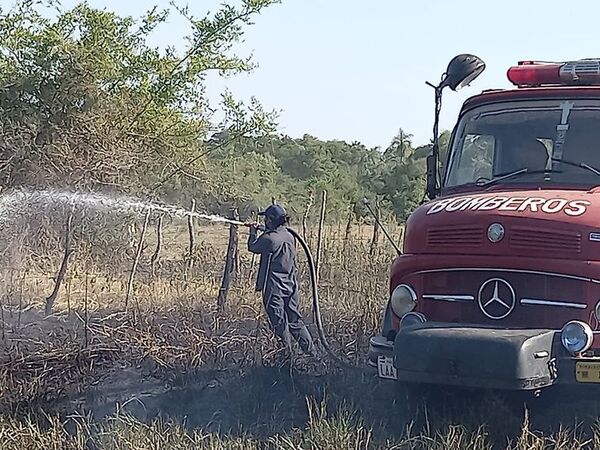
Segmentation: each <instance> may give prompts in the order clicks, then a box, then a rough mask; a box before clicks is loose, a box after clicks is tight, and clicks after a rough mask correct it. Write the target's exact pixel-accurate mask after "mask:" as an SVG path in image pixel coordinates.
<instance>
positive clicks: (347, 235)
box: [344, 204, 354, 247]
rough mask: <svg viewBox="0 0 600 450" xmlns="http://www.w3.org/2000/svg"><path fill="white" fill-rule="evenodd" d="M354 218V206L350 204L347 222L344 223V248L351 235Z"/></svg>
mask: <svg viewBox="0 0 600 450" xmlns="http://www.w3.org/2000/svg"><path fill="white" fill-rule="evenodd" d="M353 218H354V205H353V204H350V211H349V212H348V221H347V222H346V230H345V232H344V247H345V246H346V243H347V242H348V241H349V240H350V237H351V235H352V219H353Z"/></svg>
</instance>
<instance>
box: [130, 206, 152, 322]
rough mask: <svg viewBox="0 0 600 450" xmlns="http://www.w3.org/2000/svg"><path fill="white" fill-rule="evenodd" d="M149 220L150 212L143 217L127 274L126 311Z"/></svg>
mask: <svg viewBox="0 0 600 450" xmlns="http://www.w3.org/2000/svg"><path fill="white" fill-rule="evenodd" d="M149 220H150V210H149V209H148V211H147V212H146V217H144V226H143V227H142V232H141V233H140V240H139V241H138V245H137V250H136V253H135V258H134V260H133V264H132V265H131V273H130V274H129V280H128V281H127V293H126V294H125V310H127V308H128V306H129V299H130V297H131V294H132V293H133V279H134V277H135V272H136V270H137V266H138V264H139V263H140V257H141V256H142V250H143V247H144V238H145V237H146V230H147V229H148V221H149Z"/></svg>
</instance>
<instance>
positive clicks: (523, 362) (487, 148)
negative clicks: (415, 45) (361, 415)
mask: <svg viewBox="0 0 600 450" xmlns="http://www.w3.org/2000/svg"><path fill="white" fill-rule="evenodd" d="M460 57H461V58H462V59H461V58H459V57H457V58H458V62H456V61H455V60H457V58H455V60H453V62H451V64H450V66H448V71H447V73H446V75H445V76H446V78H445V80H443V81H442V83H440V85H439V86H434V87H435V88H436V100H439V99H441V90H442V88H443V87H446V86H450V87H451V88H452V89H454V88H455V87H457V86H458V85H460V83H461V81H462V80H464V79H467V81H468V82H470V81H471V80H472V79H474V78H475V77H476V76H477V75H478V74H479V73H480V72H481V71H482V70H483V68H484V67H485V65H484V64H483V62H481V60H479V59H478V58H476V57H474V56H472V55H460ZM467 63H468V64H467ZM453 64H454V66H453ZM461 64H462V65H461ZM465 64H467V65H465ZM467 66H468V67H467ZM457 67H458V69H457ZM474 72H477V73H474ZM457 73H458V74H459V75H460V76H458V75H457ZM457 76H458V78H459V80H458V81H456V80H450V81H447V79H448V78H449V77H457ZM508 78H509V80H510V81H511V82H512V83H513V84H514V85H516V88H515V89H510V90H493V91H485V92H483V93H481V94H479V95H476V96H474V97H471V98H469V99H468V100H467V101H466V102H465V103H464V105H463V107H462V109H461V111H460V114H459V117H458V121H457V124H456V126H455V128H454V130H453V132H452V137H451V141H450V144H449V147H448V154H447V157H446V158H445V161H442V162H439V161H438V155H437V154H436V153H439V152H436V150H437V149H436V148H435V145H436V144H434V151H433V152H432V155H430V158H429V159H428V194H429V197H430V200H429V201H428V202H427V203H425V204H423V205H421V206H420V207H419V208H418V209H417V210H416V211H414V213H413V214H412V215H411V216H410V218H409V219H408V221H407V223H406V230H405V240H404V244H403V251H402V254H400V255H399V256H398V257H397V258H396V260H395V261H394V263H393V266H392V268H391V274H390V297H389V301H388V304H387V306H386V308H385V312H384V317H383V324H382V329H381V335H379V336H374V337H372V338H371V340H370V348H369V355H368V364H369V365H370V366H371V367H373V368H376V369H377V372H378V376H379V377H381V378H389V379H394V380H401V381H408V382H418V383H432V384H442V385H456V386H464V387H473V388H491V389H507V390H530V391H539V390H540V389H542V388H546V387H549V386H552V385H555V384H587V385H588V386H589V385H591V384H594V383H600V60H581V61H575V62H566V63H538V62H533V61H527V62H521V63H519V64H518V65H517V66H514V67H511V68H510V69H509V70H508ZM463 85H464V82H463ZM438 97H439V99H438ZM438 114H439V102H438V101H436V125H435V126H434V130H435V133H434V134H435V135H436V136H434V137H435V138H436V139H437V118H438Z"/></svg>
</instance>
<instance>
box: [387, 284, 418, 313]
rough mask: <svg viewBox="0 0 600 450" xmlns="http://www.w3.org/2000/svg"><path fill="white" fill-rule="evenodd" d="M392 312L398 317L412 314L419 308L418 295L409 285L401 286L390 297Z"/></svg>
mask: <svg viewBox="0 0 600 450" xmlns="http://www.w3.org/2000/svg"><path fill="white" fill-rule="evenodd" d="M390 305H391V307H392V311H393V312H394V314H396V315H397V316H398V317H402V316H404V314H406V313H409V312H411V311H412V310H413V309H415V306H417V293H416V292H415V290H414V289H413V288H411V287H410V286H409V285H407V284H399V285H398V286H396V289H394V291H393V292H392V296H391V297H390Z"/></svg>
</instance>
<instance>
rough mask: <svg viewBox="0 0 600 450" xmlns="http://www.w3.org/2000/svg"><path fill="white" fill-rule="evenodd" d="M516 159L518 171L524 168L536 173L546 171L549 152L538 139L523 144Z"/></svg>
mask: <svg viewBox="0 0 600 450" xmlns="http://www.w3.org/2000/svg"><path fill="white" fill-rule="evenodd" d="M515 157H516V158H515V159H516V161H515V167H516V169H517V170H518V169H522V168H526V169H528V170H534V171H538V170H545V169H546V165H547V164H548V150H547V149H546V146H545V145H544V144H543V143H542V142H541V141H539V140H537V139H532V140H530V141H526V142H524V143H522V144H521V145H520V146H519V148H518V150H517V152H516V155H515Z"/></svg>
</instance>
